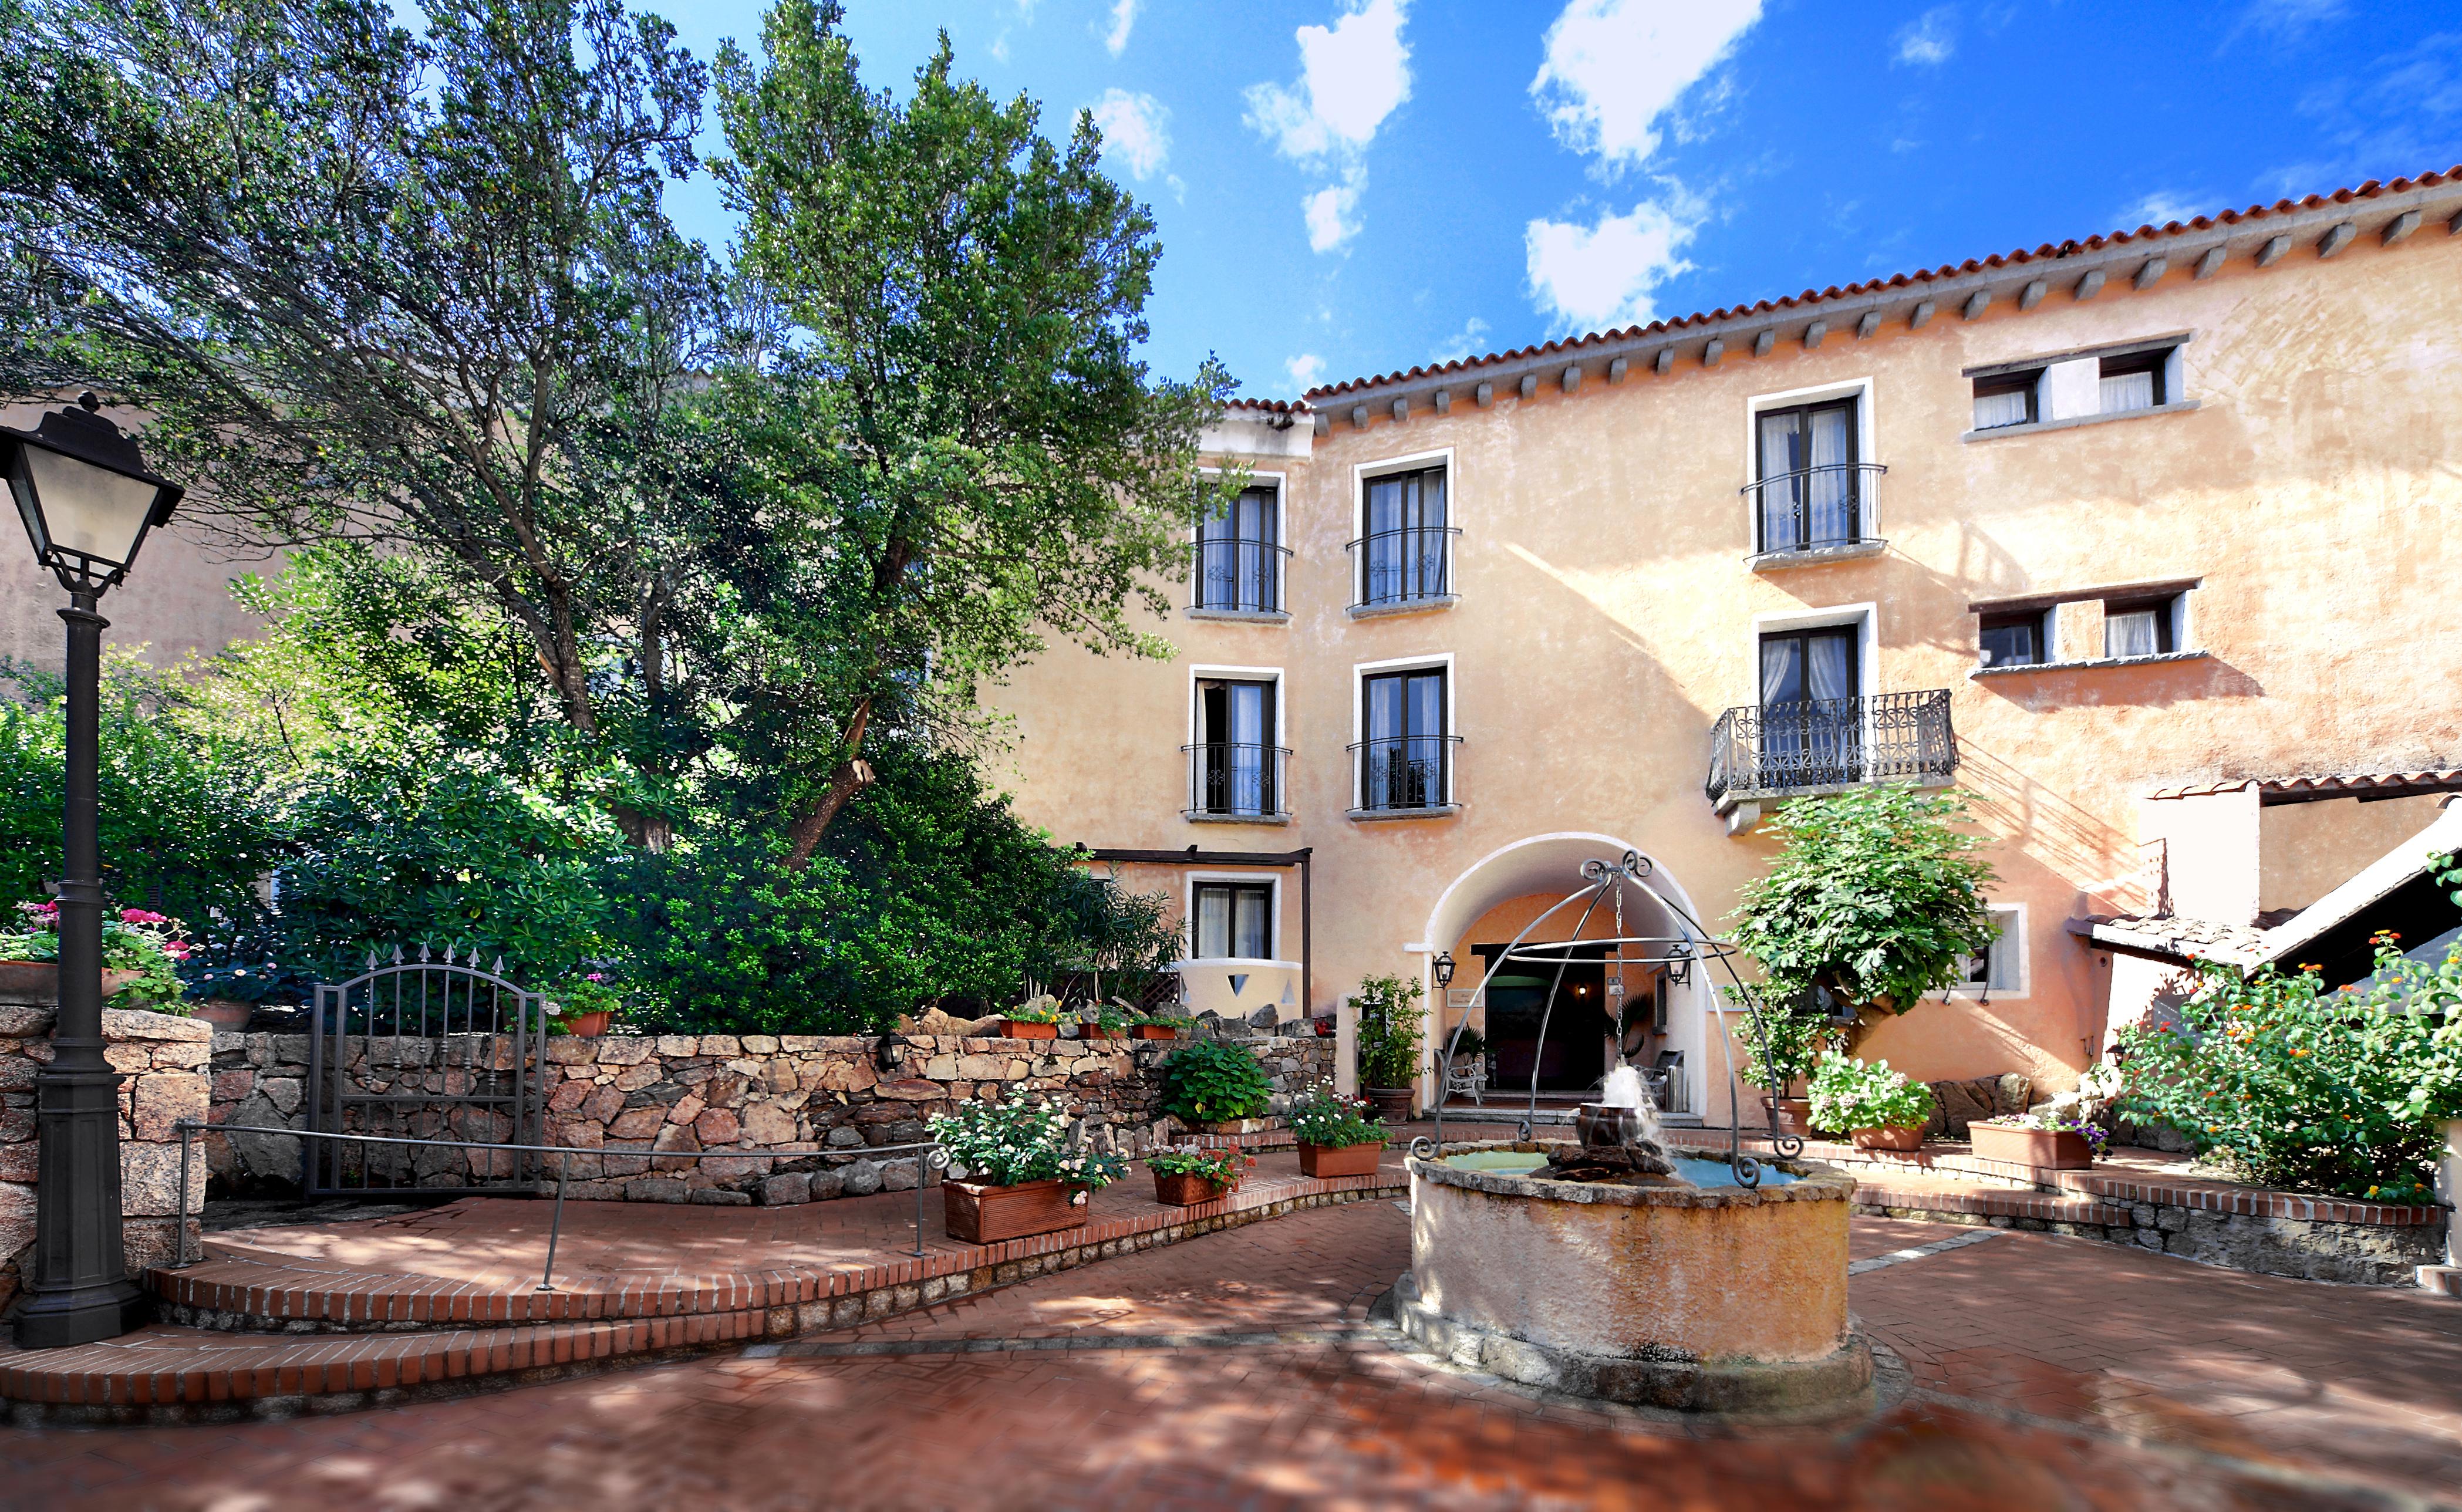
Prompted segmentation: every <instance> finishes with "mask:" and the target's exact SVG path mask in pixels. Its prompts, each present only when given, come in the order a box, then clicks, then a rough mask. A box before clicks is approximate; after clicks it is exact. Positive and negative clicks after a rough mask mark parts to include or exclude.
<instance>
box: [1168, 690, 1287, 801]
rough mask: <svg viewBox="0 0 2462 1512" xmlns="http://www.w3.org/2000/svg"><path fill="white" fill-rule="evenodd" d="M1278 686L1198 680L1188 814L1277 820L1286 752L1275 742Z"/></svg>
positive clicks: (1190, 764)
mask: <svg viewBox="0 0 2462 1512" xmlns="http://www.w3.org/2000/svg"><path fill="white" fill-rule="evenodd" d="M1275 729H1276V726H1275V723H1274V684H1273V683H1271V682H1247V681H1234V680H1230V679H1226V678H1205V679H1200V680H1199V681H1198V684H1197V744H1196V745H1194V746H1193V747H1192V748H1191V752H1190V757H1191V759H1190V763H1189V787H1190V789H1191V791H1190V801H1189V808H1190V809H1191V810H1193V811H1194V812H1197V813H1205V814H1255V815H1259V816H1264V815H1269V814H1279V813H1281V812H1282V811H1283V810H1282V803H1281V798H1282V786H1283V783H1282V777H1283V770H1282V767H1283V762H1282V758H1283V752H1282V749H1281V747H1280V742H1278V741H1277V740H1276V739H1275Z"/></svg>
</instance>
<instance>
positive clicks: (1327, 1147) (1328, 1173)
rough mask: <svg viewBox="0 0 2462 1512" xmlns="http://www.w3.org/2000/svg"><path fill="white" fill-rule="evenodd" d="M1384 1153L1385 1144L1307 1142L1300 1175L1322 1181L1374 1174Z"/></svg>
mask: <svg viewBox="0 0 2462 1512" xmlns="http://www.w3.org/2000/svg"><path fill="white" fill-rule="evenodd" d="M1384 1154H1385V1147H1384V1146H1383V1145H1382V1144H1304V1145H1301V1146H1300V1175H1302V1176H1305V1177H1314V1178H1316V1179H1317V1180H1320V1181H1322V1180H1324V1179H1326V1178H1327V1177H1337V1176H1374V1175H1375V1174H1376V1162H1377V1161H1378V1160H1379V1159H1380V1158H1382V1157H1383V1156H1384Z"/></svg>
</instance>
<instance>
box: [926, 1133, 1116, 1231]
mask: <svg viewBox="0 0 2462 1512" xmlns="http://www.w3.org/2000/svg"><path fill="white" fill-rule="evenodd" d="M932 1137H933V1138H935V1139H938V1140H939V1141H940V1147H941V1148H942V1149H944V1150H946V1151H947V1152H948V1153H949V1159H950V1161H951V1163H952V1165H953V1166H955V1167H956V1168H958V1169H961V1170H962V1171H964V1173H965V1175H964V1177H962V1178H960V1177H951V1178H950V1179H948V1180H945V1181H942V1182H941V1183H940V1194H941V1204H942V1213H943V1220H944V1222H945V1224H946V1226H947V1228H948V1233H949V1237H950V1238H951V1239H954V1240H958V1241H960V1242H963V1243H968V1244H994V1243H998V1242H1001V1241H1003V1240H1008V1239H1024V1238H1026V1236H1028V1235H1032V1234H1055V1233H1058V1232H1060V1231H1061V1230H1062V1229H1069V1228H1076V1227H1078V1226H1080V1225H1082V1224H1083V1223H1084V1222H1085V1221H1086V1214H1087V1212H1088V1209H1089V1207H1090V1205H1091V1204H1090V1203H1089V1202H1088V1200H1087V1199H1088V1198H1089V1196H1090V1195H1091V1193H1093V1192H1094V1191H1096V1190H1097V1189H1099V1188H1101V1187H1105V1186H1108V1185H1110V1184H1111V1183H1112V1182H1113V1181H1116V1180H1118V1179H1119V1178H1120V1177H1123V1176H1125V1175H1127V1174H1128V1169H1129V1167H1128V1162H1127V1161H1126V1160H1124V1159H1122V1158H1121V1157H1120V1156H1116V1155H1110V1154H1106V1153H1105V1152H1102V1151H1099V1150H1093V1149H1089V1148H1085V1147H1082V1146H1072V1145H1070V1144H1069V1118H1068V1115H1067V1114H1066V1113H1063V1112H1061V1111H1060V1110H1058V1109H1056V1108H1054V1107H1052V1106H1051V1105H1050V1104H1049V1103H1048V1102H1045V1101H1041V1100H1038V1101H1036V1102H1034V1103H1031V1104H1028V1103H1025V1102H1007V1103H986V1102H969V1103H961V1104H960V1105H959V1106H958V1110H957V1112H953V1113H950V1114H949V1115H947V1116H946V1117H941V1118H935V1119H933V1120H932Z"/></svg>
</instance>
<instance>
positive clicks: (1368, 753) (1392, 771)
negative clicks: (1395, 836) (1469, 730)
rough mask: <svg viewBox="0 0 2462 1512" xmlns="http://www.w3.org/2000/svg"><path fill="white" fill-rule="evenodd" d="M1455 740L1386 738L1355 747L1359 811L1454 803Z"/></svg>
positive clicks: (1455, 737)
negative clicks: (1357, 769)
mask: <svg viewBox="0 0 2462 1512" xmlns="http://www.w3.org/2000/svg"><path fill="white" fill-rule="evenodd" d="M1460 744H1461V737H1460V736H1458V735H1390V736H1382V737H1379V738H1377V739H1374V740H1364V741H1359V742H1355V743H1354V744H1352V745H1350V747H1349V749H1350V753H1351V755H1352V757H1353V759H1354V760H1356V761H1357V762H1358V764H1359V808H1360V809H1361V810H1363V811H1366V812H1379V811H1390V810H1401V809H1441V808H1443V807H1445V806H1446V805H1448V804H1450V803H1452V802H1453V801H1454V747H1455V746H1456V745H1460Z"/></svg>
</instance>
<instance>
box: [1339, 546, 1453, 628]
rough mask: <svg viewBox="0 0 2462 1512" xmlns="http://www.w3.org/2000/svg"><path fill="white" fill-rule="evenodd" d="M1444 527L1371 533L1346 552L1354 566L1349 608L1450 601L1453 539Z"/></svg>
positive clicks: (1372, 607) (1349, 547)
mask: <svg viewBox="0 0 2462 1512" xmlns="http://www.w3.org/2000/svg"><path fill="white" fill-rule="evenodd" d="M1459 534H1461V531H1460V530H1459V529H1457V528H1455V527H1453V526H1449V525H1407V526H1403V527H1401V528H1400V529H1392V530H1371V531H1369V532H1368V533H1367V534H1366V535H1363V536H1361V537H1360V538H1359V539H1358V540H1356V541H1352V542H1350V545H1349V546H1348V548H1347V550H1348V551H1350V552H1351V554H1352V557H1353V559H1354V560H1355V561H1356V562H1357V564H1358V567H1357V572H1356V578H1357V582H1356V586H1357V588H1358V590H1359V598H1358V600H1357V602H1355V603H1354V604H1352V605H1351V607H1352V608H1354V609H1374V608H1382V607H1387V606H1392V605H1398V604H1411V603H1419V602H1423V601H1425V600H1428V599H1436V598H1450V597H1452V596H1453V592H1454V588H1453V559H1454V551H1453V538H1454V537H1455V536H1457V535H1459Z"/></svg>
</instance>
